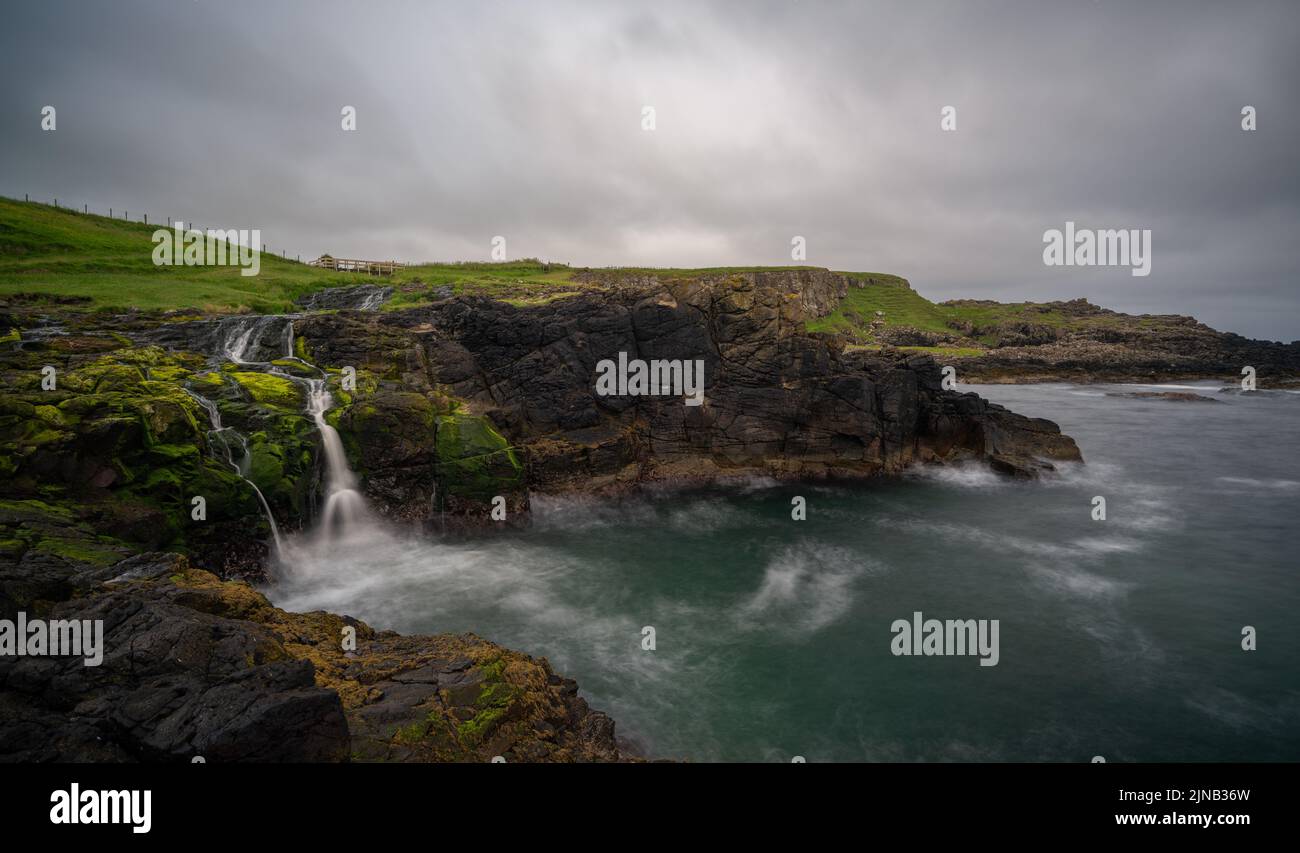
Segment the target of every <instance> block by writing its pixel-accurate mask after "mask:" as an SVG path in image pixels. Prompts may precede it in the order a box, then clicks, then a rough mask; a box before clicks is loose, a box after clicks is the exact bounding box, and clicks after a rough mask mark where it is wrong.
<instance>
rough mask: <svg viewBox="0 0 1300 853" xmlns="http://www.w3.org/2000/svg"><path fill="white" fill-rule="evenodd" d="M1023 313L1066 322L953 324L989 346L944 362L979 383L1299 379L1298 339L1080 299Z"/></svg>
mask: <svg viewBox="0 0 1300 853" xmlns="http://www.w3.org/2000/svg"><path fill="white" fill-rule="evenodd" d="M944 305H946V306H956V307H974V308H979V307H989V306H997V305H998V303H994V302H985V301H980V300H969V299H967V300H954V301H952V302H946V303H944ZM1027 310H1029V311H1031V312H1033V311H1037V312H1041V313H1042V314H1043V315H1049V314H1050V315H1053V316H1056V317H1059V318H1064V320H1065V324H1064V325H1051V324H1046V323H1033V322H1022V323H1007V322H1003V323H995V324H991V325H984V326H981V325H978V324H973V323H969V322H966V323H957V324H950V325H953V327H954V329H956V330H958V331H961V332H962V333H963V334H965V335H966V336H968V338H970V339H971V341H972V342H973V341H974V340H975V339H982V340H984V341H989V342H991V348H989V349H988V350H987V351H983V352H981V353H980V354H979V355H978V356H975V357H962V356H948V357H946V361H947V363H949V364H953V365H954V366H956V367H957V368H958V370H959V371H960V372H961V375H962V376H963V377H965V378H966V379H968V380H970V381H977V382H1043V381H1060V382H1163V381H1170V380H1175V379H1202V378H1222V379H1226V380H1229V381H1235V380H1236V379H1237V378H1239V377H1240V376H1241V370H1242V368H1243V367H1248V366H1249V367H1253V368H1254V369H1255V371H1256V373H1257V375H1258V377H1259V378H1260V380H1261V381H1263V382H1265V383H1268V382H1274V381H1285V380H1293V379H1294V378H1295V377H1297V376H1300V342H1293V343H1289V344H1284V343H1278V342H1273V341H1258V340H1252V339H1250V338H1245V337H1242V336H1241V335H1237V334H1233V333H1231V332H1220V331H1217V330H1215V329H1212V328H1210V327H1209V326H1207V325H1205V324H1204V323H1200V322H1198V321H1197V320H1196V319H1194V318H1192V317H1186V316H1180V315H1172V314H1167V315H1141V316H1133V315H1128V314H1121V313H1118V312H1116V311H1111V310H1108V309H1105V308H1100V307H1098V306H1096V305H1093V304H1092V303H1090V302H1088V301H1087V300H1085V299H1073V300H1070V301H1068V302H1046V303H1042V304H1039V305H1035V306H1030V308H1029V309H1027ZM959 345H963V344H961V343H960V342H959ZM976 345H978V346H983V344H976Z"/></svg>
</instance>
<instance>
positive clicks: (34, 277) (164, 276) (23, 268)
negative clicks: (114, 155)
mask: <svg viewBox="0 0 1300 853" xmlns="http://www.w3.org/2000/svg"><path fill="white" fill-rule="evenodd" d="M159 227H166V223H150V224H148V225H145V224H143V223H141V222H128V221H126V220H124V219H116V218H112V219H111V218H109V217H106V216H99V215H96V214H83V213H81V212H79V211H77V210H75V209H69V208H54V207H52V206H50V205H46V204H39V203H36V202H23V201H16V200H13V199H7V198H0V299H3V298H5V297H6V296H8V297H12V296H14V295H16V294H20V293H21V294H34V295H36V296H37V297H49V298H50V299H60V300H62V301H64V304H65V305H67V307H69V308H72V309H76V308H78V307H81V308H84V309H87V310H94V309H99V308H103V309H125V308H140V309H145V310H149V309H157V310H172V309H181V308H185V309H194V310H196V311H202V312H205V313H232V312H244V311H251V312H254V313H276V312H284V311H289V310H293V307H294V300H295V299H296V298H298V297H300V296H302V295H304V294H306V293H310V292H312V291H315V290H320V289H323V288H327V287H337V286H345V285H353V284H362V283H371V284H381V285H392V286H393V288H394V293H393V296H392V297H391V298H390V299H389V300H388V302H387V303H386V304H385V306H384V307H385V308H386V309H394V308H402V307H407V306H410V305H416V304H419V303H421V302H426V301H429V300H430V299H432V298H437V296H438V295H440V294H441V295H445V294H446V293H447V292H448V289H449V290H450V293H452V294H457V295H459V294H478V295H484V296H492V297H494V298H498V299H502V300H504V301H508V302H512V303H515V304H518V305H529V304H539V303H542V302H546V301H549V300H552V299H557V298H561V297H564V296H567V295H571V294H574V293H578V292H581V291H584V290H590V289H594V288H599V287H601V286H603V284H605V283H609V282H615V281H618V280H620V279H626V278H635V277H642V276H652V275H653V276H658V277H662V278H678V279H680V278H691V277H712V276H719V275H733V274H739V273H749V272H763V271H777V270H779V271H790V270H811V269H817V268H816V267H798V266H783V267H774V266H768V267H765V266H735V267H708V268H701V269H679V268H651V267H618V268H607V269H594V270H592V269H578V268H573V267H570V266H568V265H566V264H560V263H544V262H541V261H536V260H520V261H508V262H502V263H473V262H464V263H429V264H418V265H412V266H408V267H406V268H405V269H402V270H399V271H398V272H397V273H396V274H395V275H393V276H391V277H390V276H385V277H372V276H367V275H359V274H352V273H339V272H333V271H331V270H323V269H318V268H316V267H311V266H307V265H306V264H302V263H297V262H296V261H291V260H285V259H282V258H280V257H278V256H275V255H272V254H270V253H266V252H263V253H262V256H261V259H260V264H261V270H260V272H259V274H258V275H256V276H241V275H240V274H239V268H238V267H236V266H156V265H155V264H154V262H153V249H154V244H153V241H152V236H153V233H154V231H155V230H156V229H157V228H159ZM848 275H853V276H878V274H874V273H848ZM882 278H892V277H882ZM69 297H71V298H72V299H73V300H75V301H72V302H69V301H68V298H69Z"/></svg>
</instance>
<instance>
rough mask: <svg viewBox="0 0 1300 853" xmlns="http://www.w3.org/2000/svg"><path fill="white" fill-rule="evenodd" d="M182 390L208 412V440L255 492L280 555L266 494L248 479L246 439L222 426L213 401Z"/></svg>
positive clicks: (281, 545) (277, 538) (280, 548)
mask: <svg viewBox="0 0 1300 853" xmlns="http://www.w3.org/2000/svg"><path fill="white" fill-rule="evenodd" d="M183 390H184V391H185V393H186V394H189V395H190V396H191V397H192V398H194V401H195V402H196V403H198V404H199V405H200V406H202V407H203V410H204V411H206V412H207V413H208V420H209V422H210V423H211V425H212V428H211V429H209V430H208V441H210V442H212V443H213V444H214V445H216V444H219V445H221V448H222V450H224V451H225V455H226V464H228V465H229V466H230V467H231V468H232V469H234V471H235V473H236V474H238V475H239V478H240V479H241V480H243V481H244V482H245V483H247V484H248V485H250V486H252V487H253V491H254V493H256V494H257V500H258V502H259V503H261V504H262V512H263V513H265V515H266V520H267V523H269V524H270V525H271V538H272V539H273V540H274V542H275V555H276V557H277V558H278V557H280V556H281V555H282V554H283V553H284V545H283V543H282V542H281V541H280V527H279V525H277V524H276V523H275V516H274V515H272V514H271V505H270V504H268V503H267V502H266V496H265V495H263V494H262V490H261V489H259V488H258V487H257V483H254V482H253V481H252V480H250V479H248V467H249V463H250V460H251V459H252V453H251V452H250V451H249V449H248V441H247V439H245V438H244V437H243V436H242V435H240V434H239V433H238V432H236V431H235V430H234V429H233V428H231V427H223V426H222V425H221V410H220V409H218V408H217V404H216V403H215V402H213V401H212V400H209V399H208V398H207V397H203V396H200V395H199V394H196V393H194V392H193V391H191V390H190V389H189V388H185V389H183ZM232 437H233V438H234V439H235V440H236V441H238V442H239V446H240V449H241V451H242V453H240V456H239V461H238V462H236V461H235V454H234V451H233V450H232V449H231V447H230V441H231V438H232Z"/></svg>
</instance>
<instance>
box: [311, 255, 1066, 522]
mask: <svg viewBox="0 0 1300 853" xmlns="http://www.w3.org/2000/svg"><path fill="white" fill-rule="evenodd" d="M827 277H829V278H827ZM848 286H851V285H850V284H848V283H846V281H844V280H842V279H841V278H840V277H835V276H834V275H833V274H830V273H821V274H816V271H808V272H806V273H801V274H795V273H751V274H745V275H733V276H726V277H719V278H715V279H695V280H690V281H685V282H667V283H665V282H661V281H659V280H657V279H654V278H649V279H646V280H640V279H637V280H633V281H632V282H631V283H627V282H623V283H621V284H620V285H619V286H616V287H613V288H611V289H609V290H607V291H604V292H597V293H586V294H582V295H579V296H575V297H573V298H569V299H565V300H559V301H556V302H552V303H549V304H546V305H543V306H538V307H530V308H516V307H513V306H511V305H508V304H506V303H502V302H497V301H494V300H490V299H487V298H484V297H461V298H456V299H451V300H446V301H443V302H439V303H436V304H434V305H432V306H427V307H423V308H415V309H410V310H406V311H399V312H390V313H386V314H384V315H382V316H379V317H375V318H366V319H363V318H360V317H357V316H355V315H350V316H343V315H330V316H314V317H309V318H303V319H301V320H299V321H298V322H297V326H296V328H297V329H298V333H299V335H301V336H302V337H303V338H304V339H305V340H306V342H307V344H308V345H309V346H310V348H311V352H312V357H313V358H314V359H316V360H317V361H319V362H320V363H323V364H328V365H339V364H359V365H365V366H367V367H368V368H369V369H372V370H387V371H388V372H389V374H390V375H393V374H400V375H402V376H403V377H404V382H405V383H406V384H408V385H411V386H415V387H424V388H443V389H446V390H447V391H448V392H450V393H451V394H452V395H454V396H455V397H457V398H459V399H462V400H465V401H467V403H468V404H469V406H470V407H471V409H472V410H473V411H474V412H476V413H481V414H483V415H485V416H487V417H488V418H489V419H490V420H491V422H492V423H493V424H495V425H496V427H497V428H498V429H499V430H500V431H501V433H502V434H503V435H504V437H505V438H506V439H507V440H508V442H509V444H510V446H512V447H513V448H515V450H516V451H517V452H518V453H519V454H520V455H521V456H522V457H523V458H524V459H525V460H526V465H527V483H528V486H529V487H531V488H537V489H541V490H548V491H560V490H568V489H580V490H593V489H600V488H605V487H611V486H624V485H629V484H632V483H638V482H647V481H653V480H666V481H679V480H680V481H687V480H693V481H698V480H708V479H717V478H725V477H728V476H735V475H751V474H766V475H771V476H778V477H788V478H795V477H824V476H837V477H843V476H871V475H875V474H881V473H891V472H895V471H898V470H900V469H901V468H903V467H905V466H906V465H908V464H910V463H912V462H916V461H955V460H958V459H964V458H984V459H987V460H989V461H991V462H994V463H996V465H997V467H998V468H999V469H1000V470H1004V471H1008V472H1010V473H1014V474H1017V475H1024V476H1032V475H1033V474H1034V473H1035V472H1038V471H1042V470H1046V469H1050V467H1051V462H1052V461H1055V460H1077V459H1079V452H1078V449H1077V447H1076V446H1075V445H1074V442H1073V441H1071V440H1070V439H1069V438H1068V437H1066V436H1062V435H1061V434H1060V432H1059V430H1058V429H1057V428H1056V426H1055V425H1054V424H1051V423H1049V422H1046V421H1032V420H1030V419H1027V418H1022V417H1020V416H1018V415H1016V414H1014V413H1012V412H1009V411H1007V410H1006V409H1003V408H1002V407H999V406H994V405H991V404H988V403H986V402H985V401H983V400H980V399H979V398H977V397H974V396H973V395H967V396H963V395H959V394H956V393H954V392H949V391H944V390H943V389H942V387H941V378H942V377H941V374H940V369H939V366H938V365H937V364H936V363H935V362H934V361H933V360H932V359H931V358H929V357H928V356H916V355H912V356H908V355H905V354H898V353H895V354H888V353H883V354H882V353H864V352H849V353H845V352H844V351H843V349H842V347H841V346H840V345H839V344H838V343H837V342H836V341H834V340H833V339H831V338H828V337H824V336H817V335H809V334H806V333H805V332H804V331H803V328H804V323H805V321H806V320H807V319H809V318H811V317H815V316H817V315H818V313H817V312H819V311H825V310H829V309H830V308H831V307H833V306H834V305H835V304H836V301H837V297H838V296H842V290H837V288H840V289H842V288H844V287H848ZM370 342H382V343H380V344H379V345H378V346H374V345H369V343H370ZM620 352H624V353H627V354H628V357H629V358H640V359H646V360H651V359H672V360H676V359H699V360H702V361H703V362H704V365H705V374H706V392H705V397H706V400H705V403H704V405H702V406H699V407H691V406H686V405H684V403H683V400H682V399H681V398H679V397H632V396H625V397H601V396H598V395H597V394H596V393H595V379H596V365H597V363H598V362H600V361H601V360H602V359H617V358H618V354H619V353H620ZM374 402H375V404H376V405H378V406H382V405H383V401H382V399H380V398H376V399H375V401H374ZM341 426H342V427H346V426H348V422H347V418H346V417H345V418H344V420H343V422H342V423H341ZM358 438H359V439H360V435H359V434H358ZM428 455H429V458H430V459H432V458H435V457H436V455H437V454H436V452H430V453H429V454H428ZM408 456H409V455H408ZM405 470H406V471H408V472H411V473H417V474H418V475H419V476H427V475H426V474H425V473H424V472H423V471H422V470H421V469H419V468H411V467H407V468H406V469H405ZM394 476H395V477H396V478H397V479H398V480H399V481H400V480H401V479H402V471H401V470H400V469H399V470H396V471H393V472H392V473H391V474H390V476H389V477H388V478H386V481H385V482H386V485H385V486H384V489H390V488H392V486H391V485H388V484H389V483H391V482H392V479H393V477H394ZM398 491H399V492H405V491H408V489H406V488H403V487H398ZM376 497H380V498H381V499H382V495H380V494H378V493H376Z"/></svg>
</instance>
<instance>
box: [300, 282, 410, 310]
mask: <svg viewBox="0 0 1300 853" xmlns="http://www.w3.org/2000/svg"><path fill="white" fill-rule="evenodd" d="M392 295H393V288H391V287H381V286H379V285H376V284H358V285H354V286H352V287H327V288H324V289H323V290H315V291H312V292H311V293H308V294H306V295H304V296H301V297H299V298H298V300H297V302H298V304H299V305H301V306H302V308H303V310H304V311H342V310H353V311H373V310H375V309H376V308H378V307H379V306H380V305H382V304H383V303H384V301H385V300H387V299H388V297H390V296H392Z"/></svg>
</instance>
